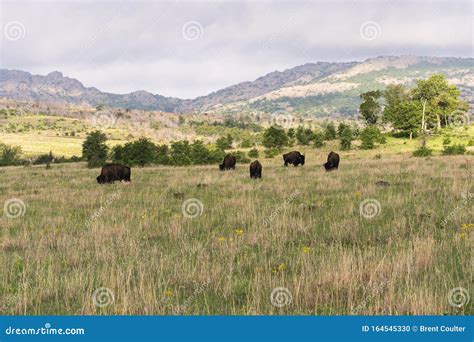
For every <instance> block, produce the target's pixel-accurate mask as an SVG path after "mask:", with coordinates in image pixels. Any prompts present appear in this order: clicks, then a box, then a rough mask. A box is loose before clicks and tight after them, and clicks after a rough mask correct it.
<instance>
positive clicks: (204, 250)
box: [0, 141, 474, 315]
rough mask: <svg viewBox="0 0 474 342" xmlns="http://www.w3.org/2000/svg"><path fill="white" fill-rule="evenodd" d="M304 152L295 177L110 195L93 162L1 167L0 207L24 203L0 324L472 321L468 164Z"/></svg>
mask: <svg viewBox="0 0 474 342" xmlns="http://www.w3.org/2000/svg"><path fill="white" fill-rule="evenodd" d="M388 143H389V144H390V141H389V142H388ZM298 149H299V150H300V151H302V152H304V153H305V154H306V165H304V166H302V167H298V168H295V167H292V166H290V167H287V168H285V167H283V166H282V164H283V163H282V160H281V157H279V156H278V157H276V158H275V159H265V158H259V159H260V161H261V162H262V165H263V178H262V179H261V180H252V179H250V178H249V173H248V165H247V164H238V165H237V168H236V170H235V171H228V172H219V171H218V167H217V165H212V166H193V167H170V166H166V167H165V166H157V167H146V168H133V169H132V182H131V183H130V184H126V183H115V184H112V185H102V186H100V185H98V184H97V183H96V181H95V177H96V176H97V175H98V174H99V169H87V168H86V167H85V164H84V163H75V164H62V165H52V166H51V168H50V169H46V168H45V167H44V166H30V167H6V168H1V169H0V177H1V183H0V201H1V202H0V204H2V205H3V203H5V204H6V203H7V202H8V201H9V200H12V199H17V200H16V202H15V203H16V204H17V205H19V206H18V207H14V206H13V204H12V206H11V208H5V209H4V213H3V217H1V218H0V226H1V228H2V229H1V240H0V258H1V260H0V265H1V267H2V272H0V307H1V310H2V313H3V314H30V315H49V314H73V315H74V314H75V315H79V314H87V315H105V314H113V315H130V314H145V315H151V314H159V315H161V314H164V315H170V314H184V315H197V314H203V315H217V314H223V315H224V314H225V315H234V314H243V315H257V314H271V315H273V314H274V315H283V314H289V315H294V314H303V315H306V314H308V315H315V314H316V315H346V314H348V315H351V314H360V315H373V314H389V315H403V314H410V315H411V314H418V315H425V314H432V315H443V314H454V315H456V314H462V315H465V314H473V313H474V312H473V311H474V310H473V306H472V300H471V301H470V302H464V304H463V305H460V306H456V305H453V297H452V291H453V289H457V288H464V289H466V290H467V291H468V293H472V282H471V280H472V267H473V265H474V259H473V255H472V242H473V234H474V232H473V230H474V216H473V210H472V208H473V206H472V200H473V192H474V187H473V179H472V175H473V170H474V165H473V159H472V158H473V157H472V156H469V155H466V156H434V157H430V158H414V157H411V154H410V153H409V152H403V151H404V149H405V145H403V144H401V145H400V149H399V150H398V152H396V153H394V152H391V153H389V152H382V153H381V151H380V150H373V151H363V152H361V151H354V150H352V151H348V152H339V153H340V155H341V164H340V168H339V170H338V171H336V172H330V173H326V172H325V171H324V169H323V167H322V163H323V162H324V161H325V158H326V155H327V153H328V152H329V151H330V147H329V146H326V147H324V148H321V149H313V148H306V149H304V148H303V149H301V148H298ZM379 154H380V155H379ZM378 181H385V182H386V183H378V184H377V182H378ZM18 200H21V202H20V201H18ZM15 203H14V204H15ZM22 203H24V206H23V205H22ZM6 209H9V210H8V211H7V210H6ZM282 288H283V289H282ZM275 291H277V293H276V295H275ZM278 291H280V292H278ZM450 291H451V292H450ZM455 300H456V298H454V301H455ZM454 304H456V303H454Z"/></svg>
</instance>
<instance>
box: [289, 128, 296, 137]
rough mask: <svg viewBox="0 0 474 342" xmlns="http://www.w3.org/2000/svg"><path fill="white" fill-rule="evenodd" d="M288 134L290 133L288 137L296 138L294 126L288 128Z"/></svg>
mask: <svg viewBox="0 0 474 342" xmlns="http://www.w3.org/2000/svg"><path fill="white" fill-rule="evenodd" d="M287 135H288V138H290V139H294V138H295V129H294V128H290V129H288V133H287Z"/></svg>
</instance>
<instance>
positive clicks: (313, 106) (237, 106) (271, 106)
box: [0, 56, 474, 117]
mask: <svg viewBox="0 0 474 342" xmlns="http://www.w3.org/2000/svg"><path fill="white" fill-rule="evenodd" d="M473 62H474V59H473V58H454V57H417V56H400V57H392V56H388V57H387V56H384V57H376V58H370V59H367V60H365V61H363V62H334V63H328V62H318V63H307V64H304V65H301V66H297V67H294V68H291V69H287V70H284V71H274V72H271V73H269V74H267V75H265V76H262V77H259V78H257V79H256V80H254V81H252V82H250V81H247V82H242V83H239V84H236V85H232V86H230V87H227V88H224V89H221V90H218V91H215V92H212V93H210V94H208V95H206V96H201V97H198V98H195V99H192V100H182V99H178V98H173V97H165V96H162V95H159V94H152V93H149V92H147V91H144V90H140V91H136V92H132V93H129V94H112V93H107V92H102V91H100V90H99V89H97V88H93V87H85V86H84V85H83V84H82V83H81V82H80V81H78V80H76V79H73V78H69V77H65V76H63V74H62V73H61V72H58V71H53V72H51V73H49V74H48V75H46V76H40V75H32V74H30V73H28V72H25V71H18V70H7V69H0V97H3V98H7V99H15V100H22V101H39V102H46V103H61V104H80V105H90V106H97V105H105V106H109V107H114V108H130V109H142V110H161V111H166V112H175V113H189V112H204V111H208V112H217V113H220V112H222V113H229V112H233V111H239V112H266V113H272V112H274V111H277V110H288V111H291V112H295V113H298V114H303V115H308V116H319V117H326V116H332V117H334V116H354V115H355V114H356V113H357V107H358V103H359V98H358V96H359V94H360V93H361V92H363V91H366V90H371V89H381V88H383V87H385V86H386V85H387V84H390V83H404V84H407V85H411V84H413V83H414V82H415V80H416V79H420V78H425V77H428V76H429V75H431V74H433V73H443V74H445V75H446V77H447V79H448V80H449V81H450V82H451V83H452V84H456V85H457V86H458V87H459V88H460V89H461V91H462V96H463V97H464V99H466V100H467V101H468V102H470V104H471V108H472V107H474V96H473V95H472V94H473V90H474V63H473Z"/></svg>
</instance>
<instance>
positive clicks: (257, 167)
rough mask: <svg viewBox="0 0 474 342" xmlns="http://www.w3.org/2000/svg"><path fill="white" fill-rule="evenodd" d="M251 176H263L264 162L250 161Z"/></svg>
mask: <svg viewBox="0 0 474 342" xmlns="http://www.w3.org/2000/svg"><path fill="white" fill-rule="evenodd" d="M250 178H262V164H260V162H259V161H258V160H255V161H253V162H252V163H250Z"/></svg>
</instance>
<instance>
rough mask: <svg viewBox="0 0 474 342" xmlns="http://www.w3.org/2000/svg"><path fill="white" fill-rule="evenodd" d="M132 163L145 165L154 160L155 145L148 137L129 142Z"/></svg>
mask: <svg viewBox="0 0 474 342" xmlns="http://www.w3.org/2000/svg"><path fill="white" fill-rule="evenodd" d="M131 153H132V156H131V160H132V164H133V165H139V166H142V167H143V166H145V165H149V164H152V163H154V162H155V160H156V145H155V144H154V143H153V142H152V141H151V140H150V139H148V138H140V139H138V140H137V141H134V142H133V143H132V144H131Z"/></svg>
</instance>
